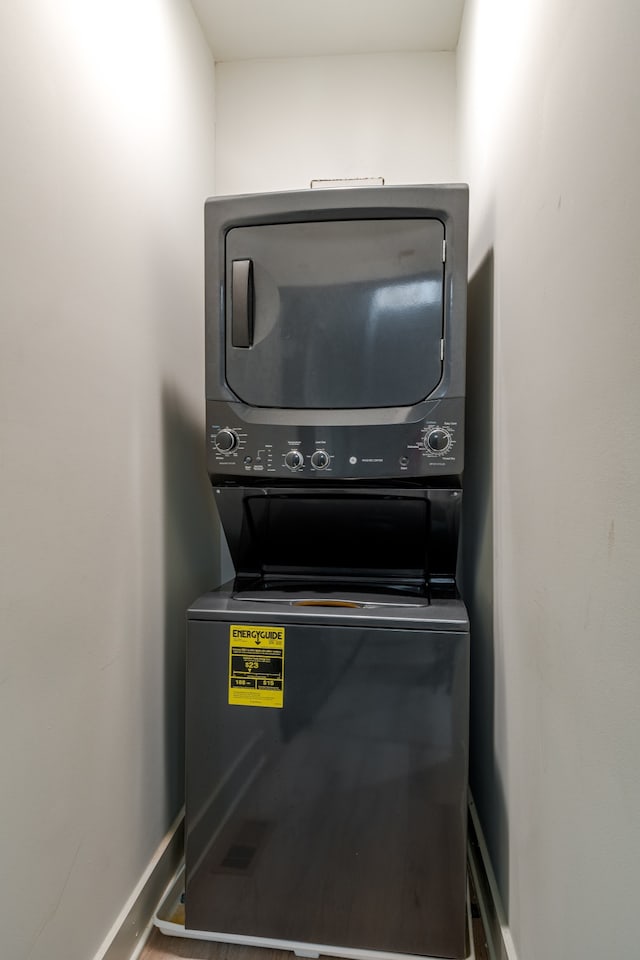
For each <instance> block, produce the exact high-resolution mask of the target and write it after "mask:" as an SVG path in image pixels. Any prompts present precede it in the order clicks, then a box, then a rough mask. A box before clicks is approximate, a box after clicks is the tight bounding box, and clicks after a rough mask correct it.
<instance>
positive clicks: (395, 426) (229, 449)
mask: <svg viewBox="0 0 640 960" xmlns="http://www.w3.org/2000/svg"><path fill="white" fill-rule="evenodd" d="M467 210H468V197H467V188H466V187H465V186H463V185H437V186H415V187H377V188H358V189H347V190H321V191H315V190H314V191H304V192H292V193H284V194H268V195H260V196H243V197H227V198H218V199H213V200H209V201H208V202H207V204H206V208H205V226H206V258H205V263H206V361H207V370H206V383H207V411H206V419H207V447H208V470H209V475H210V478H211V483H212V485H213V490H214V495H215V499H216V502H217V506H218V510H219V514H220V519H221V522H222V526H223V529H224V532H225V535H226V538H227V542H228V545H229V550H230V553H231V557H232V560H233V563H234V567H235V578H234V579H233V581H232V582H230V583H228V584H226V585H225V586H223V587H221V588H220V589H218V590H215V591H212V592H211V593H208V594H206V595H205V596H203V597H201V598H200V599H199V600H197V601H196V602H195V603H194V604H193V605H192V607H191V608H190V610H189V612H188V635H187V691H186V705H187V712H186V738H187V741H186V754H187V767H186V889H185V915H186V920H185V928H186V930H187V931H189V932H200V933H201V935H202V936H206V937H207V938H208V939H219V940H223V941H231V942H243V943H249V944H251V943H254V944H261V945H266V946H280V947H282V948H284V949H291V950H294V951H295V952H296V953H298V954H299V955H303V956H317V955H318V954H319V953H323V954H333V955H336V956H345V957H349V956H352V957H357V958H363V957H366V956H368V955H369V954H371V955H372V956H381V955H389V954H409V955H413V956H422V957H424V956H438V957H452V958H453V957H456V958H460V957H465V956H467V953H468V950H469V942H468V935H467V920H466V818H467V811H466V808H467V758H468V700H469V693H468V686H469V629H468V620H467V614H466V611H465V607H464V605H463V603H462V601H461V599H460V597H459V594H458V590H457V587H456V558H457V547H458V528H459V518H460V508H461V497H462V486H461V478H462V468H463V417H464V392H465V391H464V383H465V379H464V360H465V325H466V277H467Z"/></svg>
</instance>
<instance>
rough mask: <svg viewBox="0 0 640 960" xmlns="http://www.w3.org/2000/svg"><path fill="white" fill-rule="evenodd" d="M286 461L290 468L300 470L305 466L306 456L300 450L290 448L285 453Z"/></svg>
mask: <svg viewBox="0 0 640 960" xmlns="http://www.w3.org/2000/svg"><path fill="white" fill-rule="evenodd" d="M284 462H285V464H286V466H287V467H289V470H300V468H301V467H303V466H304V457H303V455H302V454H301V453H300V451H299V450H289V452H288V453H287V454H285V457H284Z"/></svg>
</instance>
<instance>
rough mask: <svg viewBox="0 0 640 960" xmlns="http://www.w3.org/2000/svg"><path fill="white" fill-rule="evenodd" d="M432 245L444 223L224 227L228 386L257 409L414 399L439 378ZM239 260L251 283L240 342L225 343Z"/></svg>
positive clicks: (438, 277) (437, 289) (439, 291)
mask: <svg viewBox="0 0 640 960" xmlns="http://www.w3.org/2000/svg"><path fill="white" fill-rule="evenodd" d="M443 240H444V226H443V224H442V223H441V222H440V221H439V220H433V219H431V220H422V219H421V220H418V219H405V220H369V219H366V220H330V221H326V220H325V221H311V222H309V223H280V224H268V225H260V226H254V227H237V228H234V229H231V230H229V232H228V233H227V236H226V264H227V266H226V270H227V283H226V289H227V291H228V290H229V289H230V288H231V287H233V290H234V295H233V296H232V297H229V296H227V297H226V363H225V367H226V380H227V384H228V386H229V387H230V388H231V390H233V392H234V393H235V395H236V396H237V397H238V398H239V399H240V400H242V401H243V402H244V403H247V404H250V405H253V406H257V407H279V408H302V409H352V408H363V407H398V406H403V407H407V406H412V405H414V404H416V403H419V402H420V401H421V400H423V399H424V398H425V397H427V396H429V395H430V394H431V393H432V392H433V391H434V389H435V388H436V387H437V385H438V383H439V381H440V377H441V373H442V361H441V358H440V341H441V338H442V335H443V331H442V314H443V263H442V242H443ZM246 264H251V265H252V268H253V277H254V287H253V290H254V300H253V315H254V330H253V337H252V339H251V342H249V339H248V338H246V337H243V338H242V339H241V340H238V337H237V336H236V329H237V327H238V325H239V321H238V317H237V315H238V314H239V315H240V317H241V318H244V317H246V315H247V308H246V305H244V297H243V298H242V303H239V302H236V301H239V300H240V298H239V297H238V296H237V295H236V293H235V290H236V287H238V286H241V289H242V291H243V293H244V292H245V287H246V282H245V283H244V284H243V285H239V284H238V283H237V281H233V282H232V280H233V277H235V274H237V273H238V272H239V269H240V267H241V266H245V269H246ZM234 298H235V299H234ZM241 307H243V309H241ZM247 347H250V349H246V348H247Z"/></svg>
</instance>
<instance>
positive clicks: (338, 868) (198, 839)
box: [186, 611, 469, 958]
mask: <svg viewBox="0 0 640 960" xmlns="http://www.w3.org/2000/svg"><path fill="white" fill-rule="evenodd" d="M230 622H240V623H242V620H237V619H236V618H235V611H233V612H232V611H227V612H226V613H219V615H218V619H217V621H208V622H203V621H199V620H190V622H189V631H188V641H187V807H186V811H187V812H186V865H187V880H186V926H187V928H191V929H201V930H211V931H216V932H218V933H223V934H224V933H230V934H231V933H236V934H243V935H245V936H257V937H269V938H277V939H286V940H294V941H299V942H307V943H324V944H330V945H335V946H338V947H340V946H342V947H352V948H363V949H369V950H384V951H392V952H400V953H410V954H428V955H432V956H435V955H437V956H443V957H456V958H461V957H463V956H465V955H466V923H465V893H466V789H467V749H468V746H467V745H468V706H467V704H468V656H469V640H468V634H467V633H466V631H462V632H450V633H443V632H441V631H437V630H434V631H431V630H428V629H425V630H421V631H417V630H405V629H392V628H390V627H389V628H387V629H375V628H372V626H371V625H370V624H366V623H359V624H357V625H356V624H353V625H352V626H334V625H327V624H325V623H322V622H320V621H319V620H318V619H316V620H315V622H313V620H310V619H308V618H306V619H305V625H302V624H289V623H288V622H287V623H286V625H285V631H286V635H285V681H284V683H285V686H284V707H283V709H272V708H264V707H249V706H232V705H229V704H228V702H227V701H228V697H227V678H228V659H229V624H230Z"/></svg>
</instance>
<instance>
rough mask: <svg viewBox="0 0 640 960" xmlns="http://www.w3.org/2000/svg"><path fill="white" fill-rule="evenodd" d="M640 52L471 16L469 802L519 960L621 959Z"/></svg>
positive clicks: (516, 7)
mask: <svg viewBox="0 0 640 960" xmlns="http://www.w3.org/2000/svg"><path fill="white" fill-rule="evenodd" d="M639 38H640V8H638V7H637V6H636V5H634V4H629V3H626V2H624V0H613V2H612V3H609V4H606V5H603V4H602V3H598V2H596V0H584V2H581V3H575V2H571V0H536V2H533V0H529V2H526V3H520V4H510V3H507V2H504V0H468V3H467V9H466V13H465V18H464V23H463V29H462V35H461V40H460V45H459V50H458V69H459V74H458V76H459V82H458V89H459V119H460V143H461V165H460V175H461V178H462V179H467V180H468V181H469V183H470V189H471V278H472V279H471V297H470V323H471V325H472V327H473V330H472V331H471V332H470V342H471V341H472V339H473V338H475V341H476V344H477V349H476V350H475V351H474V352H473V353H471V354H470V358H469V359H470V386H471V387H472V389H473V390H475V394H474V396H473V398H472V400H471V401H470V402H471V405H472V407H473V410H474V412H475V413H477V411H478V410H479V409H480V410H485V411H486V414H487V415H486V416H484V417H476V418H475V426H474V431H473V432H472V433H470V436H469V445H470V465H472V466H473V469H474V470H475V474H474V485H475V486H474V489H475V490H476V492H477V496H476V498H475V500H474V501H473V502H470V501H469V498H467V503H468V505H469V506H470V507H471V509H470V512H469V513H468V516H467V525H466V527H465V535H466V536H467V540H466V549H467V564H466V571H465V572H466V575H467V577H466V589H467V594H468V597H469V602H470V606H471V613H472V623H473V626H474V648H475V663H476V669H475V671H474V676H473V680H472V683H473V687H474V702H473V707H472V734H473V744H472V752H473V757H474V760H473V766H472V788H473V790H474V794H475V799H476V802H477V805H478V808H479V812H480V816H481V820H482V823H483V827H484V830H485V832H486V834H487V838H488V842H489V846H490V850H491V855H492V858H493V865H494V867H495V870H496V873H497V876H498V881H499V886H500V890H501V894H502V897H503V900H504V904H505V909H506V912H507V916H508V921H509V924H510V927H511V932H512V935H513V938H514V941H515V944H516V947H517V952H518V956H519V957H520V960H549V958H552V957H558V958H559V957H562V960H583V958H587V957H589V958H591V957H599V956H609V957H622V956H626V955H631V954H633V952H634V950H635V949H636V947H635V939H636V937H635V929H636V927H637V897H636V890H637V869H638V866H637V865H638V859H639V857H640V829H639V823H638V797H639V796H640V793H639V788H640V768H639V765H638V735H639V733H640V697H639V696H638V681H637V678H638V676H639V674H640V644H639V643H638V636H639V634H638V610H639V607H638V583H637V578H638V571H639V570H640V480H639V477H640V425H639V422H638V421H639V411H640V362H639V358H640V324H639V323H638V310H639V308H638V304H639V303H640V260H639V257H640V218H639V217H638V209H640V181H639V179H638V170H640V127H639V126H638V123H637V115H638V107H637V77H638V39H639ZM491 365H493V368H494V375H493V378H491V375H490V371H491ZM492 395H493V396H492ZM474 404H475V407H474V406H473V405H474ZM491 404H492V405H493V416H491V413H490V411H491ZM492 449H493V454H492V455H491V451H492ZM491 473H493V496H491V495H490V492H489V489H490V481H491ZM465 479H466V481H467V482H469V481H470V480H471V476H468V477H466V478H465ZM492 511H493V520H492ZM493 581H495V589H493V586H492V582H493Z"/></svg>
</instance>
